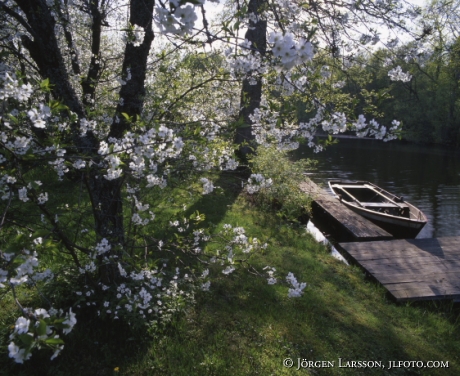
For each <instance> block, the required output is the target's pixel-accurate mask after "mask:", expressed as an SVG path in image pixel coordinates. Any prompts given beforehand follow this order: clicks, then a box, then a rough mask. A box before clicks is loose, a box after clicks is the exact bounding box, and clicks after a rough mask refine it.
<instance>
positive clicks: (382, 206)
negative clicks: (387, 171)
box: [331, 184, 410, 218]
mask: <svg viewBox="0 0 460 376" xmlns="http://www.w3.org/2000/svg"><path fill="white" fill-rule="evenodd" d="M331 187H332V189H333V190H334V192H335V194H336V195H338V196H339V198H340V199H341V200H343V201H346V202H349V203H350V204H353V205H355V206H359V207H363V208H366V209H369V210H373V211H377V212H380V213H385V214H389V215H394V216H398V217H405V218H410V208H409V206H408V205H407V204H406V203H404V202H403V201H402V199H401V198H398V197H396V196H393V197H388V196H386V195H384V194H383V193H381V192H379V191H378V190H377V189H376V188H374V187H373V186H371V185H368V184H363V185H346V184H332V185H331ZM398 201H399V202H398Z"/></svg>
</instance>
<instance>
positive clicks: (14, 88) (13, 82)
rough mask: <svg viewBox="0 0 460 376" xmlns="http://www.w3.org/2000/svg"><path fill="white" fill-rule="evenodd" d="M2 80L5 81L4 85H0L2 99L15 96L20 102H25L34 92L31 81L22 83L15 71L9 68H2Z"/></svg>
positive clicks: (0, 72) (0, 78)
mask: <svg viewBox="0 0 460 376" xmlns="http://www.w3.org/2000/svg"><path fill="white" fill-rule="evenodd" d="M0 80H2V81H3V85H2V87H0V100H4V99H7V98H14V99H16V100H17V101H18V102H20V103H24V102H26V101H27V100H28V99H29V98H30V96H31V95H32V93H33V88H32V85H31V84H30V83H27V84H24V83H21V82H20V80H18V79H17V77H16V75H15V74H14V73H12V72H8V71H7V70H5V71H2V70H0Z"/></svg>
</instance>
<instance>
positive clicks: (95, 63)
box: [81, 1, 103, 107]
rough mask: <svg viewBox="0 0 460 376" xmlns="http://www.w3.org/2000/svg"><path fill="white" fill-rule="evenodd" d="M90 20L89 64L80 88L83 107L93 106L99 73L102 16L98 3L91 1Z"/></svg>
mask: <svg viewBox="0 0 460 376" xmlns="http://www.w3.org/2000/svg"><path fill="white" fill-rule="evenodd" d="M89 9H90V13H91V18H92V24H91V62H90V64H89V70H88V74H87V76H86V78H85V79H84V80H83V82H82V84H81V86H82V88H83V104H84V105H85V106H91V107H93V106H94V101H95V99H96V87H97V81H98V78H99V72H100V67H101V66H100V62H99V61H100V56H99V53H100V50H101V32H102V22H103V15H102V14H101V12H100V10H99V2H98V1H92V2H91V3H90V4H89Z"/></svg>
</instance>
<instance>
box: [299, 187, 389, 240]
mask: <svg viewBox="0 0 460 376" xmlns="http://www.w3.org/2000/svg"><path fill="white" fill-rule="evenodd" d="M300 189H301V190H302V191H303V192H305V193H307V194H308V195H309V196H311V197H312V199H313V206H314V208H315V206H317V207H318V208H319V209H320V210H321V211H323V212H324V214H325V215H326V216H327V217H328V220H329V221H333V222H334V223H335V224H336V225H338V226H340V227H342V228H343V229H344V230H345V231H346V232H347V233H348V234H349V235H350V236H351V237H352V239H353V240H354V241H364V240H369V241H370V240H384V239H393V236H392V235H391V234H389V233H388V232H387V231H385V230H383V229H382V228H380V227H379V226H377V225H375V224H374V223H372V222H371V221H369V220H367V219H366V218H364V217H362V216H360V215H359V214H356V213H355V212H354V211H352V210H350V209H349V208H347V207H346V206H345V205H343V204H341V203H340V202H339V201H338V200H337V199H336V198H335V197H333V196H332V195H330V194H328V193H327V192H325V191H324V190H323V189H321V188H320V187H319V186H318V185H316V184H315V183H313V182H312V181H311V180H307V181H305V182H303V183H301V184H300Z"/></svg>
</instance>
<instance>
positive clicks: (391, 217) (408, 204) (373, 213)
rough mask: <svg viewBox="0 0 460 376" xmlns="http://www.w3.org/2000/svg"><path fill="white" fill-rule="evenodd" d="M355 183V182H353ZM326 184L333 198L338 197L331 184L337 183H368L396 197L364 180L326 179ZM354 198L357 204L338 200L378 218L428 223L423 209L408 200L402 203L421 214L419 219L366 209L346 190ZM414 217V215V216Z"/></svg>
mask: <svg viewBox="0 0 460 376" xmlns="http://www.w3.org/2000/svg"><path fill="white" fill-rule="evenodd" d="M354 183H355V184H354ZM328 184H329V188H330V189H331V191H332V193H333V195H334V197H335V198H337V199H339V197H338V195H337V193H336V192H335V191H334V189H333V187H332V185H333V184H337V185H348V186H350V187H357V188H368V187H366V186H365V185H366V184H369V185H370V186H371V187H374V188H378V189H379V190H381V191H382V192H384V193H386V194H388V195H390V196H393V197H397V196H396V195H394V194H392V193H390V192H388V191H386V190H384V189H383V188H380V187H378V186H376V185H375V184H372V183H370V182H365V181H356V182H352V181H342V180H329V181H328ZM344 191H345V192H347V191H346V190H345V189H344ZM374 191H375V190H374ZM347 193H348V194H349V195H350V196H351V197H352V198H353V199H354V200H356V202H358V203H359V206H358V205H356V204H355V202H353V201H352V202H348V201H345V200H341V199H339V201H340V202H341V203H343V204H344V205H346V206H348V207H350V208H351V209H352V208H356V209H357V210H359V211H363V212H366V213H369V215H374V216H378V217H379V218H382V220H383V218H388V219H391V220H393V221H399V222H401V223H408V224H409V223H412V224H420V225H423V226H424V225H425V224H426V223H428V218H427V217H426V215H425V213H423V211H421V210H420V209H419V208H417V207H416V206H414V205H413V204H411V203H410V202H407V201H404V204H405V205H407V206H408V207H409V209H410V210H414V211H416V212H417V214H418V215H419V216H421V219H411V218H407V217H402V216H398V215H392V214H388V213H384V212H378V211H376V210H372V209H368V208H366V207H364V205H362V204H361V201H359V200H358V199H356V198H355V197H353V195H351V194H350V193H349V192H347ZM376 193H379V194H380V195H382V196H383V197H385V198H386V199H388V200H390V201H393V200H391V199H390V198H389V197H387V196H386V195H385V194H382V193H381V192H378V191H377V192H376ZM414 216H415V215H414ZM415 217H416V216H415Z"/></svg>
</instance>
